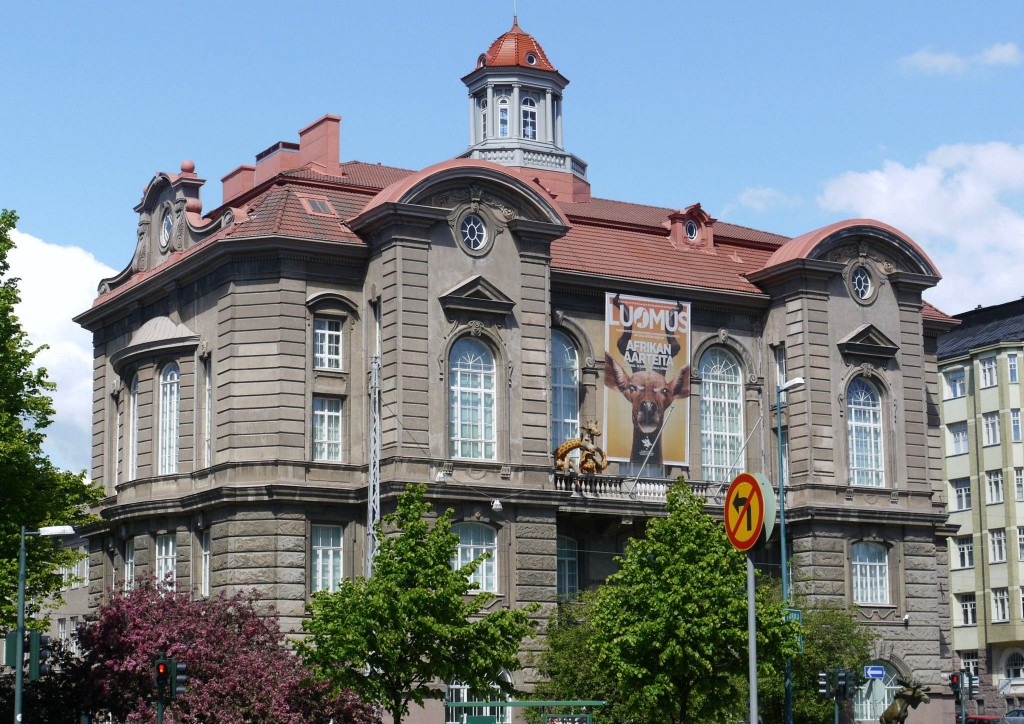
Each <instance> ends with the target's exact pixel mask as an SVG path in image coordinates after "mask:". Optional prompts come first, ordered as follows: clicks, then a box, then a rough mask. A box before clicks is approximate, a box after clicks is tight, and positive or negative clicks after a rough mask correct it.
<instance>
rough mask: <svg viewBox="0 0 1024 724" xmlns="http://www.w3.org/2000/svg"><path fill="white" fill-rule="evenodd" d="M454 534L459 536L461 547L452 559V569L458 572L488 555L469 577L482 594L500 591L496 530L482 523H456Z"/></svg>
mask: <svg viewBox="0 0 1024 724" xmlns="http://www.w3.org/2000/svg"><path fill="white" fill-rule="evenodd" d="M452 532H453V533H455V534H456V535H458V536H459V547H458V550H457V551H456V552H455V557H454V558H452V568H454V569H455V570H458V569H460V568H463V567H465V566H468V565H469V564H470V563H472V562H473V561H475V560H476V559H477V558H480V557H481V556H483V555H486V556H487V558H486V559H485V560H482V561H480V565H479V566H477V569H476V570H475V571H474V572H473V575H472V576H470V577H469V581H470V583H476V584H477V585H478V589H477V590H479V591H480V592H490V593H495V592H497V590H498V562H497V560H495V554H496V553H497V540H496V539H497V536H496V534H495V530H494V528H491V527H490V526H487V525H483V524H482V523H456V524H455V525H453V526H452Z"/></svg>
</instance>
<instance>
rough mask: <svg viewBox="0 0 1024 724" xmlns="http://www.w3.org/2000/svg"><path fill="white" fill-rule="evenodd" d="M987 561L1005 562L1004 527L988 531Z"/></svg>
mask: <svg viewBox="0 0 1024 724" xmlns="http://www.w3.org/2000/svg"><path fill="white" fill-rule="evenodd" d="M988 543H989V559H988V561H989V563H1006V529H1005V528H995V529H993V530H991V531H989V534H988Z"/></svg>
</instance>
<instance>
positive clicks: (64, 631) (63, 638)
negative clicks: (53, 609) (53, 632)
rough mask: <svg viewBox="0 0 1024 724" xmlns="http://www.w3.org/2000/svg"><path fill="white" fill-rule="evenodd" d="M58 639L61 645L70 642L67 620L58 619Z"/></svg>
mask: <svg viewBox="0 0 1024 724" xmlns="http://www.w3.org/2000/svg"><path fill="white" fill-rule="evenodd" d="M57 639H58V640H59V641H60V642H61V643H67V640H68V621H67V619H66V618H58V619H57Z"/></svg>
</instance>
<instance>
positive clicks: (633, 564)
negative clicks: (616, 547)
mask: <svg viewBox="0 0 1024 724" xmlns="http://www.w3.org/2000/svg"><path fill="white" fill-rule="evenodd" d="M667 511H668V516H667V517H665V518H655V519H652V520H651V521H650V522H649V523H648V524H647V531H646V534H645V536H644V537H643V538H641V539H636V540H633V541H630V543H629V544H628V546H627V547H626V552H625V554H624V555H623V556H622V557H621V558H619V559H618V562H619V564H620V566H621V567H620V569H619V571H618V572H616V573H615V574H613V575H612V576H610V577H609V579H608V582H607V584H606V585H605V586H602V587H601V588H600V590H599V592H598V596H597V601H596V603H595V604H594V606H593V607H592V609H591V612H590V628H591V633H592V645H593V649H594V652H595V660H596V668H597V670H599V671H604V672H606V674H605V675H606V676H608V677H610V683H606V684H604V685H603V687H602V689H603V690H604V691H618V692H621V701H622V704H621V707H619V710H620V712H630V713H631V719H625V718H620V719H618V720H619V721H631V720H632V721H638V722H688V721H701V722H716V721H722V720H723V719H724V718H725V717H727V716H731V715H737V714H738V715H740V716H742V715H743V712H744V711H745V709H746V707H745V699H744V692H745V686H744V684H743V682H744V681H745V680H746V672H747V648H748V640H747V598H746V580H747V574H746V557H745V556H744V555H743V554H742V553H740V552H738V551H737V550H735V549H734V548H733V547H732V546H731V545H730V544H729V541H728V539H727V538H726V535H725V529H724V528H723V526H722V524H721V522H719V521H717V520H715V519H714V518H712V517H711V516H710V515H708V514H706V513H705V512H704V501H703V499H701V498H699V497H697V496H696V495H695V494H694V493H693V492H692V491H691V490H690V488H689V487H688V486H687V485H685V484H682V483H680V484H677V485H675V486H673V487H672V489H671V490H670V491H669V494H668V505H667ZM797 632H798V626H797V624H795V623H788V622H786V620H785V615H784V608H783V607H782V605H781V603H780V602H779V601H778V600H777V599H775V598H773V597H772V595H771V591H770V589H769V587H765V586H762V587H758V589H757V647H758V662H759V671H761V672H765V673H768V672H770V671H771V670H772V669H778V668H781V667H782V666H783V662H784V661H785V657H786V656H787V655H791V654H792V653H794V652H795V647H796V633H797ZM581 693H586V692H581Z"/></svg>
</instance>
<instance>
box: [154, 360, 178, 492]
mask: <svg viewBox="0 0 1024 724" xmlns="http://www.w3.org/2000/svg"><path fill="white" fill-rule="evenodd" d="M179 380H180V373H179V371H178V365H176V364H173V363H172V364H169V365H167V366H166V367H164V370H163V372H161V373H160V447H159V451H160V453H159V465H160V468H159V470H160V473H159V474H160V475H171V474H172V473H176V472H178V407H179V394H180V392H179Z"/></svg>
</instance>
